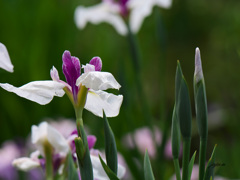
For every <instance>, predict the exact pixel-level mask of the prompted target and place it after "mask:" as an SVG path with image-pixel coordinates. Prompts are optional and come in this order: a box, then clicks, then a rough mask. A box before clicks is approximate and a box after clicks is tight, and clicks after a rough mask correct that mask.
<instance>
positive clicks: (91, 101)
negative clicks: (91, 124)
mask: <svg viewBox="0 0 240 180" xmlns="http://www.w3.org/2000/svg"><path fill="white" fill-rule="evenodd" d="M122 101H123V96H122V95H118V96H116V95H114V94H111V93H107V92H104V91H94V90H89V92H88V95H87V101H86V104H85V107H84V108H85V109H87V110H88V111H90V112H92V113H93V114H95V115H96V116H99V117H103V110H104V112H105V114H106V116H107V117H115V116H117V115H118V114H119V110H120V107H121V104H122Z"/></svg>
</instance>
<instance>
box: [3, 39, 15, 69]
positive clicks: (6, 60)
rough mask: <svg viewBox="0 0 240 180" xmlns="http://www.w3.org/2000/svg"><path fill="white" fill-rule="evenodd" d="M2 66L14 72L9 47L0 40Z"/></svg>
mask: <svg viewBox="0 0 240 180" xmlns="http://www.w3.org/2000/svg"><path fill="white" fill-rule="evenodd" d="M0 68H2V69H5V70H6V71H9V72H13V65H12V63H11V60H10V57H9V54H8V51H7V48H6V46H5V45H4V44H2V43H1V42H0Z"/></svg>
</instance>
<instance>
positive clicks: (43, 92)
mask: <svg viewBox="0 0 240 180" xmlns="http://www.w3.org/2000/svg"><path fill="white" fill-rule="evenodd" d="M62 59H63V66H62V68H63V73H64V75H65V78H66V80H67V82H64V81H62V80H60V78H59V75H58V71H57V69H56V68H55V67H53V68H52V70H51V72H50V74H51V77H52V80H49V81H33V82H30V83H28V84H25V85H23V86H21V87H19V88H18V87H14V86H12V85H11V84H8V83H5V84H3V83H0V86H1V87H2V88H3V89H5V90H7V91H9V92H13V93H15V94H17V95H18V96H20V97H23V98H26V99H28V100H31V101H34V102H36V103H39V104H41V105H45V104H48V103H49V102H51V100H52V99H53V97H54V96H58V97H62V96H63V95H64V94H65V92H66V93H67V94H68V96H69V97H70V100H71V101H72V103H73V105H78V103H79V96H78V95H79V92H80V90H81V86H82V85H84V86H85V87H86V88H88V94H87V100H86V104H85V108H86V109H87V110H89V111H91V112H92V113H93V114H95V115H97V116H100V117H103V110H104V112H105V114H106V116H107V117H114V116H117V115H118V114H119V110H120V107H121V104H122V100H123V96H122V95H118V96H116V95H114V94H111V93H107V92H104V91H102V90H106V89H109V88H113V89H119V88H120V87H121V86H120V85H119V84H118V82H117V81H116V79H115V78H114V77H113V75H112V74H111V73H109V72H100V71H101V69H102V61H101V59H100V58H99V57H94V58H92V60H91V61H90V62H89V64H87V65H86V66H84V69H85V73H83V74H82V75H81V66H80V61H79V59H78V58H76V57H73V56H71V54H70V52H69V51H65V52H64V53H63V58H62ZM76 84H77V85H76ZM64 91H65V92H64Z"/></svg>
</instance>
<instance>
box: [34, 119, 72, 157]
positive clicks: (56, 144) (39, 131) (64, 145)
mask: <svg viewBox="0 0 240 180" xmlns="http://www.w3.org/2000/svg"><path fill="white" fill-rule="evenodd" d="M31 137H32V143H33V144H35V145H36V146H37V149H38V150H39V151H40V153H41V154H42V155H44V143H45V142H46V141H48V142H49V143H50V145H51V146H52V147H53V149H54V152H55V153H59V154H61V155H66V154H67V153H68V151H69V145H68V142H67V140H66V139H65V138H64V137H63V136H62V135H61V134H60V133H59V132H58V131H57V130H56V129H55V128H53V127H52V126H50V125H49V124H48V123H47V122H42V123H41V124H39V126H35V125H33V126H32V136H31Z"/></svg>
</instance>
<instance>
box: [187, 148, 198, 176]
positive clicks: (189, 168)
mask: <svg viewBox="0 0 240 180" xmlns="http://www.w3.org/2000/svg"><path fill="white" fill-rule="evenodd" d="M196 152H197V151H195V152H194V154H193V155H192V158H191V160H190V163H189V165H188V180H191V176H192V169H193V165H194V161H195V157H196Z"/></svg>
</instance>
